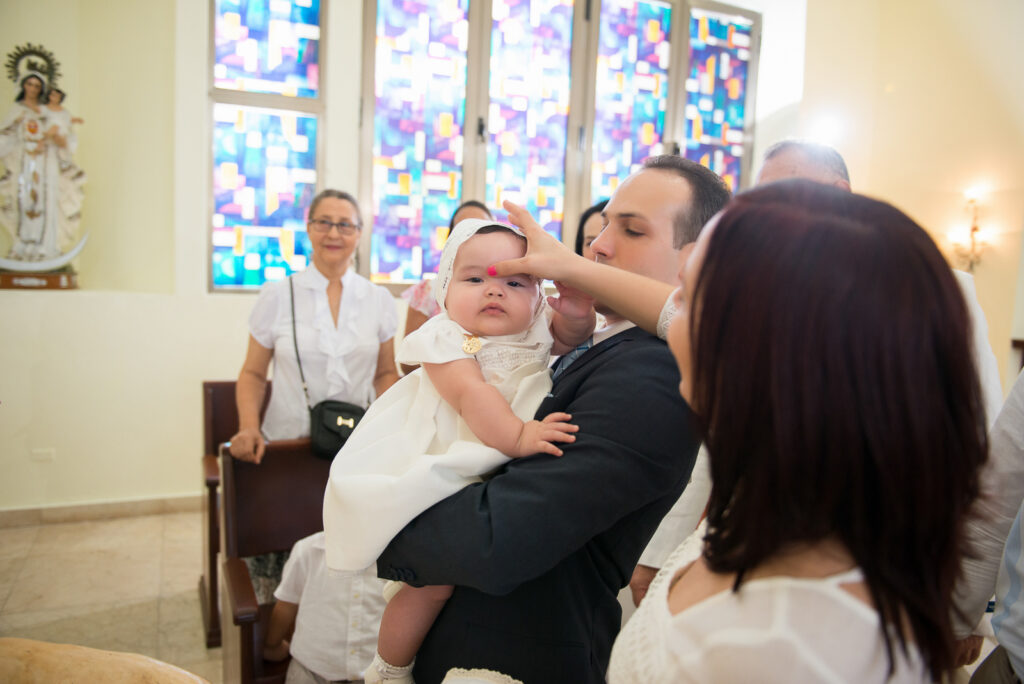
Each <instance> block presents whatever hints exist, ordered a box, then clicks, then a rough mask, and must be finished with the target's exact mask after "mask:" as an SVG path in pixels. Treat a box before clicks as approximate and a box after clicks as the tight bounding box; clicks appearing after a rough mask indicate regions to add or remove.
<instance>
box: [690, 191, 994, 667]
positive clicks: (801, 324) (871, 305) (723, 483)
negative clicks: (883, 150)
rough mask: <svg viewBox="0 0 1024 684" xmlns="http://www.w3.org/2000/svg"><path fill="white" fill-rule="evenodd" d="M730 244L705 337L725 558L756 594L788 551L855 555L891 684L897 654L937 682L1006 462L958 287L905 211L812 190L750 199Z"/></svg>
mask: <svg viewBox="0 0 1024 684" xmlns="http://www.w3.org/2000/svg"><path fill="white" fill-rule="evenodd" d="M714 231H715V232H714V234H713V235H712V236H711V240H710V243H709V245H708V250H707V253H706V257H705V261H704V264H703V267H702V269H701V272H700V275H699V277H698V281H697V285H696V288H695V293H694V300H693V301H694V309H695V313H694V320H695V321H696V323H695V328H693V329H691V345H692V350H693V358H694V362H693V370H692V373H693V386H694V396H693V399H694V401H693V404H694V409H695V411H696V413H697V414H698V417H699V418H698V419H699V420H700V422H701V426H702V428H703V430H704V431H705V435H706V441H707V446H708V451H709V453H710V464H711V477H712V483H713V484H712V488H711V498H710V502H709V505H708V516H707V517H708V534H707V538H706V542H707V545H706V547H705V557H706V560H707V562H708V564H709V566H710V567H711V569H712V570H714V571H716V572H723V573H729V572H731V573H737V579H736V585H735V589H737V590H738V589H739V587H740V585H741V584H742V582H743V580H744V573H745V572H747V571H749V570H751V569H753V568H755V567H757V566H758V565H760V564H761V563H763V562H764V561H765V560H767V559H769V558H770V557H772V556H773V555H774V554H776V553H777V552H779V551H780V550H782V549H784V548H786V547H787V545H791V544H797V543H813V542H817V541H821V540H824V539H826V538H831V539H837V540H838V541H840V542H841V543H842V544H843V545H844V546H845V547H846V548H847V549H848V550H849V552H850V553H851V554H852V555H853V558H854V559H855V561H856V563H857V564H858V566H859V567H860V568H861V570H862V572H863V574H864V579H865V581H866V584H867V587H868V590H869V592H870V595H871V599H872V601H873V603H874V607H875V609H876V610H877V611H878V614H879V617H880V619H881V623H882V625H884V626H885V628H884V629H883V630H882V633H883V636H884V639H885V647H886V653H887V655H888V658H889V663H890V672H891V671H892V668H893V667H894V659H893V647H894V646H893V640H894V638H895V640H896V641H897V642H898V644H899V647H900V648H902V649H904V651H905V650H906V648H907V644H908V643H911V642H912V643H914V644H916V646H917V648H918V649H919V650H920V652H921V654H922V657H923V658H924V662H925V663H926V665H927V667H928V668H929V670H930V672H931V675H932V677H933V678H934V679H935V680H936V681H938V680H939V679H940V678H941V675H942V674H943V672H945V671H946V670H947V669H948V668H950V667H952V664H953V660H952V658H953V650H952V649H953V634H952V628H951V624H950V611H951V593H952V589H953V584H954V581H955V579H956V577H957V575H958V572H959V567H960V561H961V558H962V555H963V551H964V548H965V541H964V532H963V524H964V516H965V513H966V511H967V509H968V508H969V506H970V504H971V502H972V501H973V500H974V499H975V497H976V496H977V494H978V469H979V467H980V466H981V465H982V464H983V463H984V461H985V458H986V454H987V451H988V445H987V440H986V430H985V420H984V410H983V404H982V400H981V392H980V389H979V384H978V379H977V374H976V371H975V368H974V362H973V355H972V349H971V342H970V338H969V331H970V328H971V321H970V318H969V316H968V312H967V308H966V305H965V304H964V300H963V297H962V296H961V294H960V290H959V288H958V286H957V283H956V280H955V279H954V277H953V274H952V273H951V271H950V269H949V266H948V265H947V264H946V262H945V261H944V260H943V258H942V255H941V254H940V253H939V250H938V248H937V247H936V246H935V243H934V242H933V241H932V240H931V238H930V237H929V236H928V234H927V233H925V231H924V230H922V229H921V228H920V227H919V226H918V225H917V224H916V223H914V221H912V220H911V219H910V218H909V217H907V216H906V215H905V214H903V213H902V212H900V211H899V210H898V209H895V208H894V207H892V206H890V205H888V204H885V203H883V202H879V201H875V200H871V199H868V198H866V197H862V196H859V195H854V194H852V193H849V192H845V191H842V190H838V189H835V188H830V187H826V186H823V185H818V184H815V183H811V182H808V181H786V182H782V183H774V184H771V185H768V186H765V187H763V188H759V189H755V190H753V191H750V192H747V193H744V194H742V195H739V196H737V197H736V198H735V199H734V200H733V202H732V203H731V204H730V205H729V207H728V208H727V209H726V210H725V212H724V213H723V214H722V215H721V217H720V220H719V221H718V224H717V226H716V227H715V229H714ZM905 627H906V628H905Z"/></svg>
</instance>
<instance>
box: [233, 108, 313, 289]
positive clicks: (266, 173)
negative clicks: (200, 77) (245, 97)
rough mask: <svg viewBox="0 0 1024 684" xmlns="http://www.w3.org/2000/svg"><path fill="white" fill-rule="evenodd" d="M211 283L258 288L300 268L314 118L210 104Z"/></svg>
mask: <svg viewBox="0 0 1024 684" xmlns="http://www.w3.org/2000/svg"><path fill="white" fill-rule="evenodd" d="M213 122H214V125H213V198H214V200H213V202H214V210H213V211H214V213H213V285H214V287H251V288H257V287H259V286H260V285H262V284H263V282H264V281H267V280H280V279H281V278H284V277H286V276H287V275H289V274H290V273H292V272H293V271H296V270H301V269H303V268H305V267H306V264H307V263H308V260H309V255H310V246H309V237H308V235H307V234H306V221H305V211H306V207H308V206H309V202H310V200H312V198H313V195H314V194H315V191H316V180H317V173H316V145H317V118H316V116H313V115H310V114H304V113H301V112H289V111H286V110H274V109H260V108H256V107H241V106H237V105H229V104H220V103H218V104H215V105H214V108H213Z"/></svg>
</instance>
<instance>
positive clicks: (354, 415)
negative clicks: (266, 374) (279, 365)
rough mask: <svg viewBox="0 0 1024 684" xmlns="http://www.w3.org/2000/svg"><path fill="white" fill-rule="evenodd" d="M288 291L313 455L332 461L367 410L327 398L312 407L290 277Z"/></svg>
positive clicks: (293, 336) (293, 337)
mask: <svg viewBox="0 0 1024 684" xmlns="http://www.w3.org/2000/svg"><path fill="white" fill-rule="evenodd" d="M288 288H289V290H291V298H292V344H294V345H295V360H296V362H298V364H299V378H301V379H302V391H303V393H304V394H305V395H306V406H307V407H308V408H309V439H310V441H311V442H312V445H313V453H314V454H315V455H316V456H319V457H320V458H325V459H327V460H329V461H330V460H332V459H333V458H334V457H335V456H336V455H337V454H338V452H339V451H341V447H343V446H344V445H345V441H346V440H347V439H348V438H349V435H351V434H352V431H353V430H355V429H356V425H358V424H359V420H360V419H361V418H362V417H363V414H364V413H366V411H365V410H364V409H363V408H361V407H359V406H356V405H355V404H350V403H348V402H347V401H335V400H334V399H325V400H324V401H321V402H320V403H319V404H317V405H316V406H310V402H309V389H308V388H307V387H306V376H305V375H304V374H303V372H302V359H301V358H300V357H299V339H298V336H297V335H296V334H295V285H294V284H293V283H292V279H291V277H289V278H288Z"/></svg>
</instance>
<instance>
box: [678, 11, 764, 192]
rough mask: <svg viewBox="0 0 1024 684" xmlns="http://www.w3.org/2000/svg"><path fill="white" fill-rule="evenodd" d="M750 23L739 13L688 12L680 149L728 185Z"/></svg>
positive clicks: (734, 174)
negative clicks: (687, 65) (682, 146)
mask: <svg viewBox="0 0 1024 684" xmlns="http://www.w3.org/2000/svg"><path fill="white" fill-rule="evenodd" d="M752 27H753V22H751V21H750V20H749V19H745V18H743V17H738V16H733V15H728V14H721V13H719V12H710V11H707V10H701V9H696V8H694V9H692V10H691V11H690V74H689V77H688V78H687V79H686V149H685V151H684V153H685V155H686V158H687V159H693V160H694V161H699V162H700V163H701V164H704V165H705V166H707V167H708V168H710V169H711V170H712V171H714V172H715V173H717V174H718V175H719V176H721V177H722V178H723V179H724V180H725V182H726V183H727V184H728V185H729V187H730V188H731V189H733V190H736V189H737V188H739V185H740V162H741V159H742V157H743V142H744V140H745V138H744V126H745V121H746V119H745V117H746V111H745V106H746V97H747V78H748V76H749V68H750V47H751V45H750V44H751V29H752Z"/></svg>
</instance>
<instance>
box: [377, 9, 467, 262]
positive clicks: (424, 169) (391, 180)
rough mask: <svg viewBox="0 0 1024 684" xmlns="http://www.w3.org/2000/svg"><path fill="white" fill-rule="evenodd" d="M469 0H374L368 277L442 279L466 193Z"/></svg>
mask: <svg viewBox="0 0 1024 684" xmlns="http://www.w3.org/2000/svg"><path fill="white" fill-rule="evenodd" d="M468 6H469V0H442V1H441V2H437V1H436V0H434V1H430V0H378V2H377V31H376V59H375V65H376V66H375V69H376V74H375V75H374V96H375V98H376V108H375V110H374V127H373V136H374V137H373V216H374V221H373V239H372V245H371V251H370V271H371V277H372V278H373V280H375V281H377V282H387V281H390V282H409V281H414V280H419V279H420V277H421V276H422V274H423V273H431V272H437V264H438V260H439V257H440V252H441V247H442V245H443V242H444V238H445V236H446V235H447V232H448V221H449V220H450V218H451V215H452V214H453V213H454V212H455V209H456V208H457V207H458V205H459V201H460V198H461V196H462V145H463V119H464V117H465V98H466V42H467V33H468V24H467V20H466V13H467V10H468Z"/></svg>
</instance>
